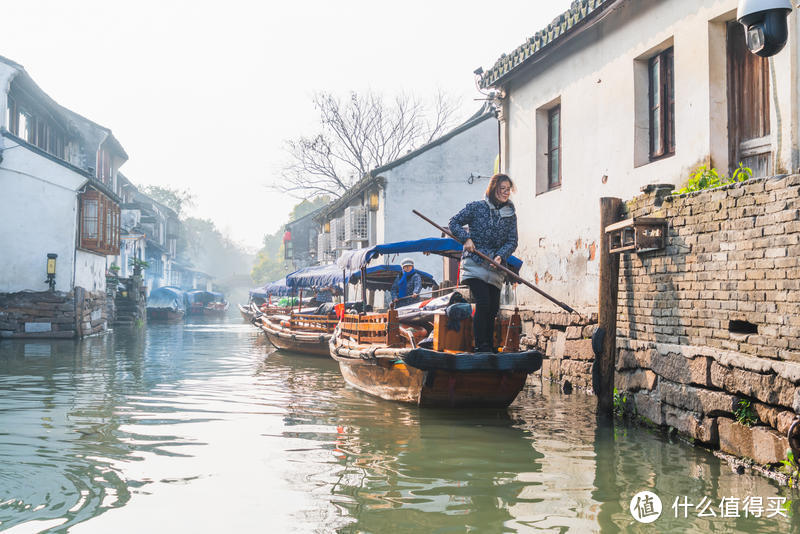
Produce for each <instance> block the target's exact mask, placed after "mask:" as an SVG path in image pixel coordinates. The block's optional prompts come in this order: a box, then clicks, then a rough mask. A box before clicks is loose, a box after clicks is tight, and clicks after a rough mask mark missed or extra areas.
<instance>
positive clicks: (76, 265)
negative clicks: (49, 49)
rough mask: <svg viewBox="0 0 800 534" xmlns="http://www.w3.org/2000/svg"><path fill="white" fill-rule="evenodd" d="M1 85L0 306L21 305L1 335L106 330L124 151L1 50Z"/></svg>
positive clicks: (1, 322) (2, 323) (0, 327)
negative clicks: (50, 282) (0, 222)
mask: <svg viewBox="0 0 800 534" xmlns="http://www.w3.org/2000/svg"><path fill="white" fill-rule="evenodd" d="M0 88H1V89H0V190H1V191H2V194H0V213H2V214H3V221H4V222H3V225H4V226H3V231H2V232H0V250H2V251H3V252H2V254H0V273H2V276H1V277H0V311H2V310H3V309H10V308H14V309H15V310H27V311H25V312H21V311H14V312H9V313H6V314H3V315H2V317H0V333H2V335H4V336H25V335H31V336H41V337H73V336H83V335H86V334H90V333H96V332H100V331H103V330H105V329H106V324H107V320H108V317H107V316H106V311H105V301H106V298H105V290H106V267H107V265H108V261H107V257H108V256H115V255H117V254H118V253H119V247H120V237H119V230H120V197H119V194H120V188H119V183H118V180H117V171H118V169H119V167H120V165H122V164H123V163H124V162H125V161H126V160H127V159H128V156H127V154H126V153H125V151H124V149H123V148H122V146H121V145H120V144H119V142H118V141H117V140H116V139H115V138H114V136H113V135H112V133H111V131H110V130H109V129H107V128H104V127H102V126H100V125H98V124H96V123H94V122H92V121H90V120H89V119H86V118H84V117H82V116H80V115H78V114H77V113H74V112H72V111H70V110H68V109H66V108H64V107H62V106H60V105H59V104H57V103H56V102H54V101H53V100H52V99H51V98H50V97H48V96H47V94H45V93H44V91H42V90H41V89H40V88H39V86H38V85H36V83H35V82H34V81H33V80H32V79H31V78H30V76H29V75H28V73H27V72H26V71H25V69H24V68H23V67H22V66H20V65H18V64H16V63H14V62H13V61H10V60H8V59H5V58H2V57H0ZM51 254H52V255H56V258H55V263H54V265H53V266H52V267H53V270H54V273H51V276H49V277H48V276H47V275H46V265H47V260H48V255H51ZM46 278H47V279H50V278H53V285H52V287H53V289H54V291H52V292H50V291H46V290H47V289H48V282H45V281H44V280H45V279H46ZM23 291H24V292H25V293H21V292H23ZM47 310H50V311H49V312H47Z"/></svg>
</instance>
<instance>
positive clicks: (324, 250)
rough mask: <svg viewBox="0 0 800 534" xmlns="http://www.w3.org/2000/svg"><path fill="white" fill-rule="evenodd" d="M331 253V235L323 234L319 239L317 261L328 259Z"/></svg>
mask: <svg viewBox="0 0 800 534" xmlns="http://www.w3.org/2000/svg"><path fill="white" fill-rule="evenodd" d="M330 252H331V234H326V233H322V234H319V236H318V237H317V261H324V260H326V259H328V257H329V256H330Z"/></svg>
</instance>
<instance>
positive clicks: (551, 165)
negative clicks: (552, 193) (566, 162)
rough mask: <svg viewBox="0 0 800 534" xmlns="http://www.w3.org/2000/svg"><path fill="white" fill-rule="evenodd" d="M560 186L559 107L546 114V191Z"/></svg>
mask: <svg viewBox="0 0 800 534" xmlns="http://www.w3.org/2000/svg"><path fill="white" fill-rule="evenodd" d="M560 185H561V105H560V104H559V105H557V106H556V107H554V108H552V109H551V110H550V111H549V112H548V113H547V189H548V190H549V189H555V188H556V187H559V186H560Z"/></svg>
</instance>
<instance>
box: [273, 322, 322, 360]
mask: <svg viewBox="0 0 800 534" xmlns="http://www.w3.org/2000/svg"><path fill="white" fill-rule="evenodd" d="M258 327H259V328H261V330H262V331H263V332H264V335H265V336H266V337H267V340H268V341H269V342H270V343H271V344H272V345H273V346H275V347H276V348H278V349H281V350H286V351H291V352H300V353H303V354H313V355H315V356H328V354H329V348H328V343H329V342H330V339H331V334H325V333H309V332H302V331H299V332H293V331H291V330H289V329H287V328H281V327H277V326H275V325H274V324H273V323H270V322H269V321H267V320H265V319H262V320H261V322H260V323H258Z"/></svg>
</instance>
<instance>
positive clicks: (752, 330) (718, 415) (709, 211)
mask: <svg viewBox="0 0 800 534" xmlns="http://www.w3.org/2000/svg"><path fill="white" fill-rule="evenodd" d="M627 211H628V213H627V215H626V216H628V217H630V216H633V217H641V216H657V217H665V218H667V220H668V223H669V233H668V246H667V248H666V249H664V250H660V251H656V252H650V253H644V254H641V255H637V254H634V253H627V254H623V255H622V257H621V268H620V282H619V283H620V286H619V287H620V289H619V303H618V325H617V326H618V341H617V346H618V350H619V354H618V360H617V377H616V385H617V387H618V388H619V389H620V390H623V391H627V392H629V393H630V394H631V395H630V398H632V399H633V403H632V406H635V409H636V410H637V412H638V413H639V415H641V416H643V417H646V418H647V419H650V420H651V421H653V422H654V423H656V424H659V425H665V426H672V427H674V428H676V429H677V430H678V431H680V432H682V433H684V434H686V435H688V436H690V437H692V438H694V439H697V440H699V441H701V442H703V443H706V444H708V445H710V446H715V447H719V448H720V449H722V450H724V451H726V452H730V453H732V454H736V455H739V456H747V457H750V458H754V459H755V460H756V461H758V462H759V463H772V462H777V461H778V460H780V459H783V457H784V454H785V449H786V447H787V443H786V438H785V434H786V432H787V430H788V428H789V425H790V424H791V422H792V420H793V419H794V417H795V412H796V411H798V410H800V394H799V393H800V390H798V387H797V386H798V384H800V291H798V288H800V264H798V258H800V175H791V176H782V177H773V178H765V179H757V180H750V181H748V182H744V183H740V184H735V185H731V186H726V187H723V188H718V189H714V190H711V191H704V192H698V193H690V194H685V195H679V196H671V195H669V192H668V191H665V190H664V189H656V190H654V191H652V192H651V193H648V194H644V195H641V196H639V197H636V198H635V199H633V200H632V201H630V202H628V203H627ZM740 400H746V401H749V402H750V403H751V405H752V407H753V409H754V411H755V412H756V414H757V415H758V418H759V424H757V425H756V426H755V427H753V428H747V427H743V425H739V424H738V423H736V422H735V421H734V419H735V415H734V414H735V412H736V410H737V408H738V407H739V401H740Z"/></svg>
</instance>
